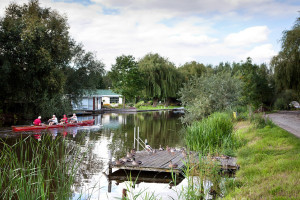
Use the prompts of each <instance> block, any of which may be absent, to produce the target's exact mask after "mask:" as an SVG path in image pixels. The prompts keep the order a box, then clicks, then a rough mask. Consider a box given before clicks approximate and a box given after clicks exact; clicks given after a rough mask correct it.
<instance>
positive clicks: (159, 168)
mask: <svg viewBox="0 0 300 200" xmlns="http://www.w3.org/2000/svg"><path fill="white" fill-rule="evenodd" d="M192 155H193V157H194V159H190V162H191V160H194V161H192V163H194V164H196V163H197V162H199V159H198V156H197V155H196V154H195V153H193V154H192ZM212 159H214V160H216V161H218V162H219V164H220V167H221V170H222V171H229V170H230V171H234V170H237V169H238V168H239V166H238V165H237V164H236V158H232V157H224V158H222V157H214V158H212ZM135 160H136V161H141V164H140V165H139V166H133V165H132V163H131V162H126V163H124V164H121V165H117V164H116V162H115V161H112V162H110V164H109V168H110V169H112V168H115V169H125V170H139V171H154V172H174V173H176V174H179V173H182V172H183V169H184V166H185V163H186V162H187V158H186V156H185V155H184V154H183V153H182V152H180V151H176V152H172V153H171V152H168V151H158V150H157V151H156V153H149V152H147V151H137V152H136V154H135ZM170 161H172V163H173V164H177V165H178V166H177V167H176V168H170V167H169V164H170Z"/></svg>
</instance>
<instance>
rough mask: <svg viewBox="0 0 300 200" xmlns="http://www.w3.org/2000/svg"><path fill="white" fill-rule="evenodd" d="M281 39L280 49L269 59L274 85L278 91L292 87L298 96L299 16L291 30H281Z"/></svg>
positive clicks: (299, 57) (299, 89)
mask: <svg viewBox="0 0 300 200" xmlns="http://www.w3.org/2000/svg"><path fill="white" fill-rule="evenodd" d="M281 41H282V47H281V51H280V52H279V54H278V55H277V56H274V57H273V58H272V61H271V66H272V67H273V69H274V77H275V83H276V87H277V89H278V91H279V92H280V91H282V90H286V89H292V90H294V91H296V93H297V95H298V97H300V79H299V77H300V49H299V46H300V17H298V18H297V20H296V22H295V24H294V26H293V28H292V29H291V30H286V31H284V32H283V36H282V39H281Z"/></svg>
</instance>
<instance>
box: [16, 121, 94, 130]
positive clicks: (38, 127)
mask: <svg viewBox="0 0 300 200" xmlns="http://www.w3.org/2000/svg"><path fill="white" fill-rule="evenodd" d="M94 121H95V120H94V119H90V120H85V121H82V122H78V123H73V124H71V123H69V124H64V125H59V124H58V125H51V126H49V125H43V126H12V130H13V131H15V132H18V131H33V130H41V129H48V128H64V127H72V126H91V125H93V124H94Z"/></svg>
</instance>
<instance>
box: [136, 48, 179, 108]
mask: <svg viewBox="0 0 300 200" xmlns="http://www.w3.org/2000/svg"><path fill="white" fill-rule="evenodd" d="M138 65H139V70H140V71H141V72H142V73H143V74H144V82H145V90H144V95H145V97H146V98H150V99H153V106H154V107H155V106H156V105H157V102H158V100H166V104H167V105H168V104H169V101H170V99H171V98H176V97H177V92H178V91H179V88H180V87H181V85H182V76H181V75H180V73H179V72H178V70H177V69H176V67H175V66H174V64H173V63H171V62H170V61H168V59H166V58H163V57H161V56H160V55H158V54H152V53H149V54H147V55H145V56H144V57H143V58H142V59H141V60H140V61H139V63H138Z"/></svg>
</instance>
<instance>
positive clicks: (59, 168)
mask: <svg viewBox="0 0 300 200" xmlns="http://www.w3.org/2000/svg"><path fill="white" fill-rule="evenodd" d="M0 148H1V152H0V199H29V200H30V199H33V200H36V199H42V200H43V199H69V198H70V197H71V194H72V192H71V186H72V184H73V182H74V176H75V174H76V170H77V168H78V166H79V164H80V160H79V156H78V152H79V149H78V148H76V146H71V145H70V144H67V142H66V141H64V140H57V139H56V140H52V139H51V137H50V136H48V135H45V137H43V139H42V140H41V141H37V140H36V139H34V138H32V137H30V136H28V137H26V138H25V139H20V140H19V141H18V142H17V143H15V144H14V145H8V144H7V143H5V141H3V140H2V141H0ZM71 151H72V158H70V157H68V155H69V154H70V152H71Z"/></svg>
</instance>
